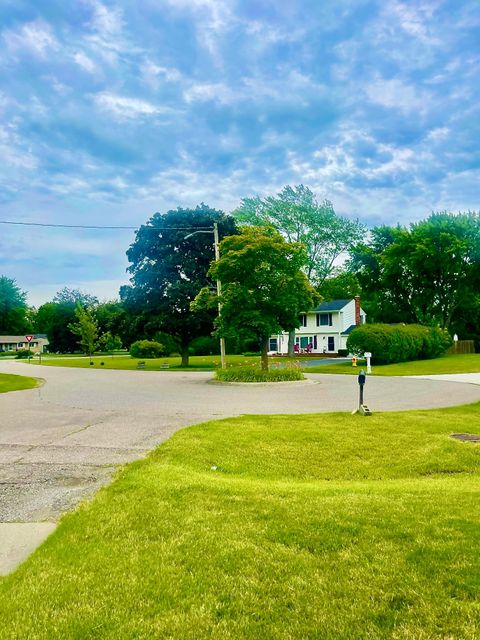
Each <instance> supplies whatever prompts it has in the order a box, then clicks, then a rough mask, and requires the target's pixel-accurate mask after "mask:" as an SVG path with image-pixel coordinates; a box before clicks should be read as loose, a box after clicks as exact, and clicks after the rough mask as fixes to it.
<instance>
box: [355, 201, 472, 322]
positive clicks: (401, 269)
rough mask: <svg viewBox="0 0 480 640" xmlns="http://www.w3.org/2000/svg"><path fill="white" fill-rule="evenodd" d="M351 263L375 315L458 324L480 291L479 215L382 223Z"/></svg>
mask: <svg viewBox="0 0 480 640" xmlns="http://www.w3.org/2000/svg"><path fill="white" fill-rule="evenodd" d="M350 266H351V268H352V269H353V270H354V271H355V272H356V274H357V276H358V279H359V281H360V284H361V286H362V295H363V299H364V305H365V308H366V310H367V313H369V314H370V317H371V318H372V319H374V320H376V321H383V322H413V323H420V324H427V325H438V326H440V327H442V328H450V327H452V328H454V327H455V323H456V322H458V319H459V317H461V316H462V315H463V314H464V313H465V310H466V309H470V308H472V306H473V307H476V306H477V305H478V303H479V302H480V301H479V291H480V216H479V214H475V213H465V214H457V215H453V214H450V213H447V212H441V213H434V214H432V215H431V216H430V217H429V218H427V219H426V220H422V221H420V222H418V223H415V224H412V225H410V227H409V228H408V229H407V228H403V227H385V226H384V227H377V228H375V229H373V230H372V233H371V239H370V242H369V243H367V244H362V245H359V246H358V247H356V248H355V249H354V251H353V258H352V262H351V265H350Z"/></svg>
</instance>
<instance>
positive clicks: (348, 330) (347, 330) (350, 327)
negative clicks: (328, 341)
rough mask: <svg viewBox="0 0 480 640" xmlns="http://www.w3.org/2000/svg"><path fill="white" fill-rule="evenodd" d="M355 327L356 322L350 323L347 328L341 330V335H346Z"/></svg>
mask: <svg viewBox="0 0 480 640" xmlns="http://www.w3.org/2000/svg"><path fill="white" fill-rule="evenodd" d="M356 327H357V325H356V324H351V325H350V326H349V327H348V329H345V331H342V336H348V334H349V333H352V331H353V330H354V329H355V328H356Z"/></svg>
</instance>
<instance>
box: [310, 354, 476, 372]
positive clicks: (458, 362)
mask: <svg viewBox="0 0 480 640" xmlns="http://www.w3.org/2000/svg"><path fill="white" fill-rule="evenodd" d="M365 367H366V363H365V361H364V360H359V361H358V363H357V367H352V363H351V362H339V363H338V364H325V365H319V366H316V367H308V368H305V371H307V372H308V373H343V374H350V375H352V374H353V375H358V371H359V370H360V369H361V368H365ZM442 373H480V353H467V354H459V355H453V354H452V355H446V356H442V357H441V358H433V359H432V360H413V361H411V362H398V363H396V364H384V365H376V364H375V362H374V361H372V375H376V376H422V375H435V374H442Z"/></svg>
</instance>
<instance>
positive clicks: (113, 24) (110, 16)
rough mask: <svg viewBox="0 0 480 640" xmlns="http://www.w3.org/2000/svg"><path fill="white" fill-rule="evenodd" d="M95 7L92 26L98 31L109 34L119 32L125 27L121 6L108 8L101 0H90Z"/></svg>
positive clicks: (93, 7)
mask: <svg viewBox="0 0 480 640" xmlns="http://www.w3.org/2000/svg"><path fill="white" fill-rule="evenodd" d="M90 5H91V7H92V9H93V16H92V19H91V22H90V24H91V26H92V27H93V29H95V30H96V31H99V32H100V33H103V34H105V35H107V34H110V35H112V34H117V33H120V32H121V31H122V28H123V14H122V11H121V9H119V8H108V7H107V6H106V5H104V4H103V3H102V2H99V0H90Z"/></svg>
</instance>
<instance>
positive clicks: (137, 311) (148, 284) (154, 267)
mask: <svg viewBox="0 0 480 640" xmlns="http://www.w3.org/2000/svg"><path fill="white" fill-rule="evenodd" d="M214 223H217V224H218V230H219V234H220V237H224V236H226V235H231V234H232V233H235V231H236V227H235V221H234V219H233V218H232V217H231V216H227V215H225V214H224V213H223V212H222V211H218V210H216V209H212V208H210V207H208V206H207V205H205V204H201V205H199V206H197V207H196V208H195V209H181V208H178V209H176V210H173V211H168V212H167V213H165V214H161V213H155V214H154V215H153V216H152V217H151V218H150V220H149V221H148V222H147V224H146V225H144V226H142V227H140V229H139V230H138V231H137V233H136V237H135V240H134V242H133V244H132V245H131V246H130V248H129V249H128V251H127V256H128V259H129V261H130V266H129V268H128V271H129V272H130V274H131V278H130V282H131V285H129V286H125V287H122V288H121V290H120V296H121V299H122V302H123V303H124V304H125V306H126V308H127V310H128V312H129V313H130V314H132V315H133V316H135V317H136V318H137V329H138V332H139V335H137V339H138V338H141V337H145V338H148V337H152V336H154V335H155V333H157V332H158V331H161V332H165V333H167V334H169V335H171V336H174V338H176V340H177V341H178V344H179V348H180V352H181V356H182V365H183V366H188V360H189V345H190V343H191V342H192V340H194V339H195V338H197V337H198V336H204V335H208V334H209V333H210V332H211V331H212V330H213V320H214V317H215V313H214V312H213V311H212V310H206V309H201V310H200V309H199V310H197V311H192V310H191V309H190V304H191V302H192V301H193V300H194V298H195V296H196V295H197V293H198V292H199V291H200V289H201V288H202V287H204V286H205V285H207V286H208V285H210V286H212V287H213V286H214V281H213V280H212V279H211V278H209V277H208V276H207V272H208V270H209V267H210V263H211V262H212V260H214V258H215V252H214V236H213V225H214Z"/></svg>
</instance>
